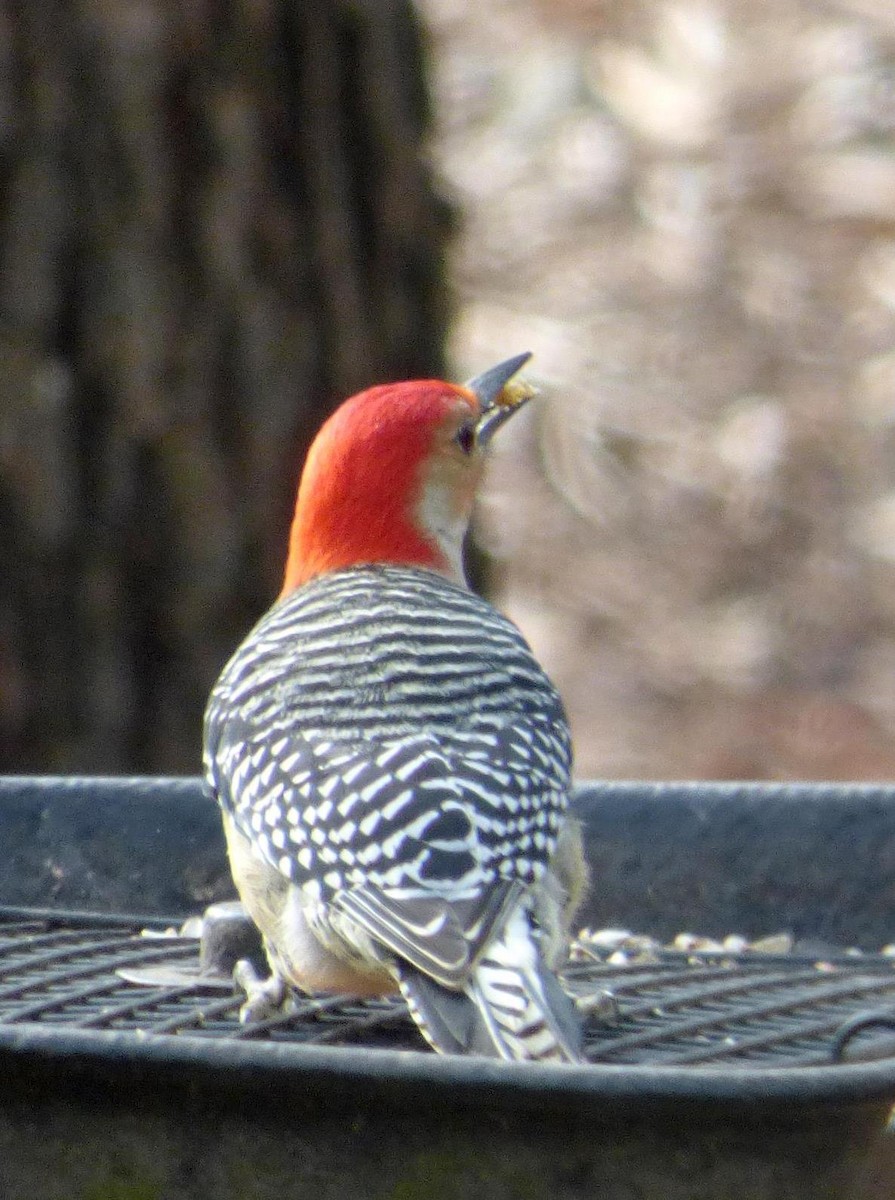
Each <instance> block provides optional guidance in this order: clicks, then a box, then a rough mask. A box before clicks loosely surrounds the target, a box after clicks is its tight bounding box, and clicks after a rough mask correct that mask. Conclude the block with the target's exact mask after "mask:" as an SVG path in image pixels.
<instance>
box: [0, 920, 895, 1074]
mask: <svg viewBox="0 0 895 1200" xmlns="http://www.w3.org/2000/svg"><path fill="white" fill-rule="evenodd" d="M140 970H142V971H144V972H148V973H149V974H150V976H151V974H152V972H153V971H154V972H155V973H156V975H158V976H159V978H160V979H162V980H164V976H165V971H166V970H168V971H170V972H171V974H172V977H173V978H174V980H175V981H174V982H164V981H162V982H158V983H149V984H147V983H134V982H131V981H129V980H128V979H127V978H124V977H123V976H122V974H121V972H123V973H124V975H128V974H133V973H134V971H137V972H139V971H140ZM565 983H566V986H567V988H568V990H569V991H570V992H571V993H572V994H573V995H574V996H575V998H576V1000H577V1002H578V1003H579V1005H580V1007H581V1008H582V1010H583V1011H584V1012H585V1014H586V1033H585V1054H586V1057H587V1059H588V1060H589V1061H590V1062H592V1063H614V1064H619V1065H623V1064H624V1065H632V1064H638V1065H651V1066H674V1067H681V1066H690V1065H692V1066H704V1067H715V1068H718V1069H724V1070H730V1069H735V1068H738V1067H739V1068H744V1067H791V1066H792V1067H800V1066H816V1065H825V1064H826V1065H829V1064H831V1063H832V1062H835V1061H836V1060H837V1056H838V1055H839V1053H840V1051H841V1049H842V1045H843V1035H842V1031H843V1030H844V1029H845V1030H848V1029H850V1028H851V1027H852V1026H854V1027H855V1028H858V1027H859V1026H860V1025H861V1020H860V1018H861V1015H862V1014H867V1013H870V1014H871V1015H872V1016H873V1020H871V1021H870V1022H864V1024H865V1025H869V1026H872V1030H871V1033H870V1035H869V1037H868V1035H867V1034H863V1035H862V1038H863V1049H862V1057H895V1041H893V1034H892V1027H893V1025H895V969H893V962H892V960H891V959H888V958H886V957H884V956H882V955H869V954H868V955H862V956H860V957H852V956H845V955H843V956H834V957H831V958H825V959H823V960H822V961H820V960H817V961H816V960H814V959H813V958H812V957H810V956H800V955H791V954H790V955H780V956H775V955H767V954H752V953H748V952H746V953H741V954H727V953H725V954H723V955H719V954H692V953H686V952H678V951H662V952H659V953H656V954H653V955H651V956H649V959H648V961H642V962H637V961H635V962H629V963H625V964H613V963H609V962H605V961H600V960H599V959H598V958H596V957H595V958H594V959H593V960H591V961H578V962H573V963H570V964H569V966H568V968H567V970H566V972H565ZM241 1002H242V995H241V993H240V992H239V991H238V990H237V989H236V988H235V986H234V985H233V984H232V983H230V982H229V981H228V980H226V979H221V978H203V977H202V975H201V973H200V968H199V943H198V941H197V940H196V939H195V938H187V937H182V936H159V931H158V930H146V929H144V928H143V927H142V924H141V922H140V921H139V920H138V919H136V918H135V919H134V921H133V923H131V924H128V923H127V922H125V921H120V920H117V919H116V920H111V921H109V922H107V923H104V921H103V919H102V918H99V917H97V918H87V917H84V916H78V915H74V914H65V913H59V914H54V915H52V916H41V917H39V918H27V919H25V918H22V917H21V916H19V915H16V914H15V913H13V912H11V911H10V910H6V911H5V912H4V911H2V910H0V1026H4V1025H5V1026H10V1025H19V1026H23V1025H33V1024H37V1025H40V1026H42V1027H44V1028H47V1027H50V1028H54V1027H55V1028H58V1029H60V1030H72V1029H93V1030H114V1031H124V1032H127V1031H130V1032H133V1033H134V1034H135V1035H136V1034H139V1036H141V1037H145V1036H146V1035H154V1036H158V1037H165V1036H169V1037H174V1036H177V1035H179V1034H188V1035H190V1036H192V1037H199V1038H209V1039H215V1038H216V1039H232V1040H246V1039H262V1040H269V1041H273V1042H276V1043H280V1044H294V1045H300V1044H305V1045H308V1044H313V1045H321V1044H324V1045H341V1046H345V1045H352V1046H363V1047H370V1048H378V1047H386V1048H390V1049H404V1050H419V1051H421V1052H426V1053H428V1049H427V1047H426V1045H425V1043H424V1042H423V1040H422V1038H421V1037H420V1035H419V1033H418V1032H417V1030H416V1027H415V1026H414V1024H413V1023H412V1021H411V1020H410V1018H409V1016H408V1015H407V1011H406V1009H405V1007H404V1004H403V1002H402V1001H401V1000H400V999H397V998H384V999H381V1000H365V1001H358V1000H352V999H351V998H348V997H344V996H341V997H340V996H317V997H296V1001H295V1008H294V1011H292V1012H290V1013H288V1014H283V1015H278V1016H276V1017H274V1018H271V1019H270V1020H267V1021H263V1022H259V1023H257V1024H254V1025H248V1026H246V1025H241V1024H240V1023H239V1008H240V1005H241ZM874 1047H875V1049H874Z"/></svg>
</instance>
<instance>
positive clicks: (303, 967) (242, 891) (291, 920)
mask: <svg viewBox="0 0 895 1200" xmlns="http://www.w3.org/2000/svg"><path fill="white" fill-rule="evenodd" d="M224 833H225V835H226V838H227V850H228V853H229V857H230V866H231V871H232V874H233V880H234V882H235V884H236V890H237V891H238V892H239V895H240V899H241V900H242V902H243V904H244V905H245V908H246V911H247V912H248V914H249V916H250V917H251V918H252V920H253V921H254V922H255V924H256V925H257V926H258V928H259V930H260V931H261V933H262V935H263V937H264V947H265V951H266V953H267V957H268V961H269V963H270V966H271V970H272V971H274V972H275V973H276V974H277V975H279V976H280V977H281V978H282V979H284V980H285V981H286V982H287V983H289V984H290V985H291V986H293V987H297V988H300V989H301V991H303V992H307V993H315V992H344V993H347V994H350V995H352V996H385V995H390V994H391V993H393V992H396V991H397V990H398V985H397V981H396V980H395V979H394V978H393V976H392V975H391V974H389V972H388V971H387V970H386V968H385V967H384V966H383V965H382V964H381V963H379V962H375V961H371V962H365V961H363V960H361V959H360V958H359V956H357V955H353V954H352V953H351V948H350V947H348V946H347V945H346V946H344V947H342V946H341V945H340V944H339V943H338V942H337V941H336V940H335V939H327V940H328V943H329V944H327V945H324V944H323V942H321V941H320V939H319V938H318V937H317V936H316V935H315V933H314V931H313V930H312V928H311V926H310V925H309V923H308V920H307V917H306V916H305V911H304V903H303V898H302V895H301V892H300V891H299V889H298V888H297V887H295V886H294V885H293V884H292V883H290V882H289V880H288V879H286V878H285V877H284V876H283V875H281V874H280V873H279V872H278V871H277V870H275V869H274V868H273V867H272V866H270V864H269V863H266V862H264V860H263V859H262V858H261V857H260V856H259V855H258V854H257V853H256V852H255V850H254V849H253V847H252V845H251V843H250V842H249V840H248V839H247V838H246V837H244V836H243V835H242V834H241V833H240V832H239V830H238V829H237V828H236V827H235V825H234V823H233V821H232V820H231V819H230V817H229V816H228V815H227V814H226V813H225V814H224ZM338 950H341V951H342V952H341V953H338V952H337V951H338Z"/></svg>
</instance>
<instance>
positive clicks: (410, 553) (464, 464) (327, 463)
mask: <svg viewBox="0 0 895 1200" xmlns="http://www.w3.org/2000/svg"><path fill="white" fill-rule="evenodd" d="M530 357H531V356H530V355H529V354H520V355H517V356H516V357H515V358H511V359H508V360H507V361H506V362H502V363H499V364H498V365H497V366H496V367H492V368H491V369H490V370H488V371H485V372H484V373H483V374H481V375H477V376H476V377H475V379H472V380H470V381H469V382H468V383H466V384H454V383H444V382H442V381H441V380H437V379H422V380H416V381H412V382H408V383H391V384H383V385H381V386H379V387H372V388H369V389H368V390H367V391H364V392H360V393H359V394H358V395H356V396H352V398H351V399H350V400H346V401H345V403H344V404H342V405H341V407H339V408H338V409H337V410H336V411H335V412H334V413H333V415H332V416H331V417H330V418H329V420H328V421H326V423H325V424H324V425H323V427H322V428H321V430H320V432H319V433H318V434H317V437H316V438H315V439H314V442H313V444H312V446H311V449H310V450H309V452H308V457H307V460H306V461H305V466H304V470H303V472H302V477H301V482H300V483H299V488H298V499H297V501H296V506H295V517H294V520H293V522H292V532H291V535H290V544H289V558H288V562H287V566H286V577H285V580H284V583H283V591H282V593H281V595H284V596H285V595H286V594H288V593H289V592H291V591H292V590H293V589H294V588H296V587H298V586H300V585H301V584H302V583H305V582H307V580H309V579H312V578H313V577H314V576H316V575H321V574H324V573H326V572H328V571H334V570H339V569H341V568H344V567H350V566H359V565H361V564H368V563H396V564H405V565H412V566H421V567H427V568H429V569H431V570H434V571H440V572H442V573H443V574H445V575H447V576H449V577H451V578H454V579H459V580H460V581H462V580H463V568H462V560H461V555H462V544H463V538H464V536H465V534H466V530H467V528H468V526H469V520H470V517H471V515H472V508H473V504H474V502H475V495H476V490H477V488H478V485H479V482H480V480H481V477H482V471H483V468H484V461H485V452H486V449H487V447H488V444H489V443H490V441H491V439H492V437H493V436H494V434H495V433H496V431H497V430H498V429H499V428H500V426H501V425H503V424H504V422H505V421H506V420H508V418H509V417H510V416H512V414H513V413H515V412H518V410H519V409H520V408H521V407H522V406H523V404H525V402H526V401H527V400H528V399H530V398H531V396H533V395H534V389H533V388H532V387H531V386H530V385H528V384H526V383H524V382H523V381H521V380H514V376H515V375H516V374H517V372H518V371H519V370H520V369H521V368H522V366H523V365H524V364H525V363H526V362H527V361H528V359H529V358H530Z"/></svg>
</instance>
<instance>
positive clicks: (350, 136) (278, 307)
mask: <svg viewBox="0 0 895 1200" xmlns="http://www.w3.org/2000/svg"><path fill="white" fill-rule="evenodd" d="M421 59H422V53H421V45H420V39H419V33H418V29H417V26H416V23H415V18H414V13H413V10H412V7H411V5H410V4H409V3H402V2H401V0H366V2H363V0H355V2H353V3H348V2H347V0H343V2H342V3H340V2H339V0H254V2H253V0H243V3H231V4H226V3H224V4H218V5H211V4H196V3H190V2H188V0H180V3H166V2H165V0H142V2H141V0H116V2H115V3H102V2H101V0H41V2H40V3H35V4H16V3H13V2H12V0H0V555H2V563H3V568H2V576H0V770H4V771H10V770H12V771H28V772H30V771H50V772H57V771H58V772H73V771H91V772H103V771H105V772H118V771H152V772H165V771H170V772H179V771H194V770H196V769H197V767H198V764H199V742H200V720H201V713H202V709H203V705H204V699H205V696H206V694H207V690H208V688H209V686H210V684H211V682H212V680H213V678H214V676H215V675H216V673H217V671H218V669H219V668H220V666H221V665H222V663H223V661H224V659H225V658H226V656H227V654H228V653H229V651H230V650H231V649H232V648H233V647H234V646H235V644H236V642H237V640H238V639H239V637H240V636H241V635H242V634H243V633H244V632H246V631H247V629H248V628H249V626H250V625H251V623H252V622H253V620H254V619H255V618H256V617H257V616H258V615H260V613H261V612H262V611H263V610H264V608H265V607H266V606H267V605H268V604H269V603H270V601H271V600H272V598H273V597H274V596H275V595H276V592H277V587H278V582H279V575H280V571H281V569H282V556H283V552H284V548H285V542H286V534H287V528H288V522H289V517H290V510H291V505H292V501H293V497H294V489H295V482H296V478H297V474H298V470H299V466H300V463H301V460H302V457H303V454H304V450H305V449H306V447H307V444H308V442H309V440H310V438H311V437H312V436H313V433H314V431H315V430H316V428H317V427H318V425H319V424H320V421H321V420H322V418H323V417H324V415H325V414H326V412H327V411H329V409H330V408H331V407H332V406H333V405H334V403H335V402H337V401H338V400H339V399H341V398H342V397H344V396H345V395H348V394H349V393H351V392H352V391H355V390H357V389H358V388H359V387H362V386H365V385H367V384H370V383H373V382H376V381H379V380H384V379H388V378H400V377H408V376H413V375H419V374H423V375H425V374H431V373H432V372H435V371H437V370H438V369H439V368H440V365H441V364H440V346H441V338H442V334H443V329H444V322H445V293H444V290H443V287H442V282H441V280H442V256H443V245H444V238H445V230H446V224H447V222H446V220H445V213H444V209H443V207H442V206H441V205H440V204H439V203H438V201H437V200H436V199H435V198H434V196H433V194H432V192H431V190H430V188H429V182H428V178H427V175H426V171H425V169H424V167H423V165H422V164H421V160H420V147H421V143H422V140H423V137H424V135H425V133H426V127H427V109H426V99H425V89H424V85H423V80H422V66H421Z"/></svg>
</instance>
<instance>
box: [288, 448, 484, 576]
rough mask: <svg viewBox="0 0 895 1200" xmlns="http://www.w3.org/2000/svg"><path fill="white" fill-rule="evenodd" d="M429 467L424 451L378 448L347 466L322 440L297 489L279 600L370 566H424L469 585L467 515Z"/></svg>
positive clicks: (356, 456) (312, 452) (358, 455)
mask: <svg viewBox="0 0 895 1200" xmlns="http://www.w3.org/2000/svg"><path fill="white" fill-rule="evenodd" d="M355 445H356V443H355ZM424 463H425V458H424V456H423V454H422V453H421V452H417V453H408V452H407V447H406V446H405V447H403V448H399V447H394V448H393V449H389V448H388V447H385V448H383V447H382V446H381V445H379V446H378V447H377V452H376V453H375V454H373V453H365V452H364V450H363V447H362V446H361V447H360V449H359V450H357V452H356V453H355V454H354V455H353V456H352V457H351V458H349V459H347V460H346V459H345V458H344V457H337V456H334V455H331V454H330V453H328V446H327V440H326V438H325V437H324V439H323V440H321V439H320V438H318V440H317V441H316V442H315V443H314V445H313V446H312V447H311V450H310V452H309V454H308V459H307V462H306V463H305V469H304V472H303V473H302V478H301V483H300V485H299V490H298V499H297V502H296V506H295V517H294V519H293V522H292V530H291V533H290V539H289V556H288V559H287V564H286V575H285V579H284V581H283V589H282V592H281V597H282V596H285V595H287V594H288V593H289V592H291V591H293V589H295V588H296V587H300V586H301V585H302V584H303V583H306V582H307V581H308V580H309V579H313V578H314V577H316V576H318V575H324V574H326V573H328V572H330V571H338V570H342V569H344V568H346V567H354V566H360V565H362V564H364V565H365V564H373V563H390V564H395V565H403V566H415V567H425V568H426V569H428V570H431V571H437V572H439V573H440V574H443V575H445V576H447V577H448V578H450V579H454V580H455V581H457V582H459V583H465V582H466V580H465V576H464V574H463V566H462V543H463V537H464V534H465V532H466V526H467V524H468V520H469V514H468V512H462V511H460V512H458V511H456V497H455V496H453V494H452V490H451V486H450V482H449V481H445V480H443V479H441V478H440V477H439V476H438V474H437V473H434V474H433V473H432V472H431V471H429V470H425V469H422V467H421V464H424ZM452 501H453V503H452Z"/></svg>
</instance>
